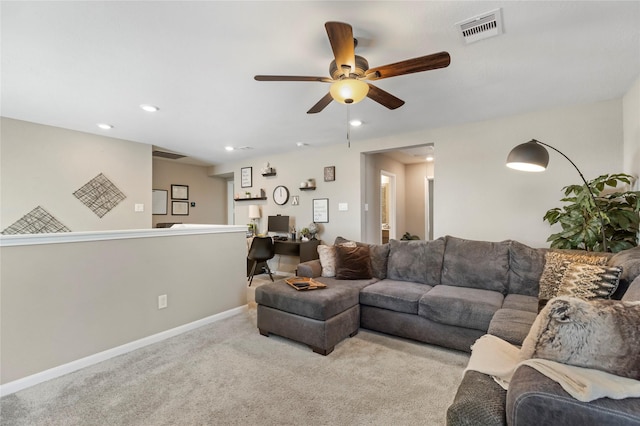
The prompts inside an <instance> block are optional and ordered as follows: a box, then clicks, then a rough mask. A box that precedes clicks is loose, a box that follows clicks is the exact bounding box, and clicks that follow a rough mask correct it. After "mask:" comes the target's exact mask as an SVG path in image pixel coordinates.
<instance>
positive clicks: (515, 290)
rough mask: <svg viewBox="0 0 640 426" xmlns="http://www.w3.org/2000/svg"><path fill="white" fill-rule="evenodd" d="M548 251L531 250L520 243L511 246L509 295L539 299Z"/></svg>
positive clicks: (515, 242)
mask: <svg viewBox="0 0 640 426" xmlns="http://www.w3.org/2000/svg"><path fill="white" fill-rule="evenodd" d="M547 250H548V249H536V248H531V247H529V246H527V245H525V244H522V243H520V242H518V241H510V245H509V293H510V294H523V295H525V296H535V297H538V291H539V289H540V276H541V275H542V270H543V269H544V255H545V253H546V252H547Z"/></svg>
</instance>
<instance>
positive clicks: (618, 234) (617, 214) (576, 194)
mask: <svg viewBox="0 0 640 426" xmlns="http://www.w3.org/2000/svg"><path fill="white" fill-rule="evenodd" d="M633 179H634V178H633V176H630V175H627V174H624V173H616V174H611V175H602V176H598V177H597V178H595V179H593V180H591V181H589V182H588V185H589V187H590V188H591V190H592V191H593V195H594V197H595V202H596V203H597V206H598V208H599V209H600V212H601V214H602V220H601V218H600V213H599V212H598V210H597V209H596V208H594V205H593V199H592V198H591V193H590V192H589V188H587V187H586V186H585V185H569V186H566V187H564V188H562V189H563V191H564V195H565V197H564V198H562V199H561V200H560V201H562V202H565V203H567V204H565V205H564V206H563V207H561V208H560V207H556V208H553V209H551V210H549V211H547V213H545V215H544V220H546V221H548V222H549V224H550V225H553V224H556V223H559V224H560V226H561V227H562V231H560V232H558V233H556V234H552V235H551V236H550V237H549V238H548V239H547V241H550V242H551V247H552V248H562V249H580V250H587V251H603V247H602V223H604V234H605V240H606V242H607V251H611V252H613V253H617V252H619V251H622V250H625V249H628V248H632V247H636V246H637V245H638V229H639V227H640V214H639V213H640V191H625V192H621V191H616V190H613V191H612V190H611V189H610V188H617V187H618V185H619V184H625V185H630V184H631V183H632V182H633ZM607 187H610V188H609V189H608V191H605V188H607Z"/></svg>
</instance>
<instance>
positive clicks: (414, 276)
mask: <svg viewBox="0 0 640 426" xmlns="http://www.w3.org/2000/svg"><path fill="white" fill-rule="evenodd" d="M443 255H444V239H442V238H438V239H437V240H433V241H425V240H411V241H398V240H391V241H389V264H388V265H387V278H390V279H392V280H398V281H411V282H415V283H421V284H428V285H431V286H435V285H438V284H440V274H441V272H442V257H443Z"/></svg>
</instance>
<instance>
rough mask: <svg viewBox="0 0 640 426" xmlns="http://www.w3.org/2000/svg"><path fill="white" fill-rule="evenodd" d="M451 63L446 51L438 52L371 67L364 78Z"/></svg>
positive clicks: (405, 72)
mask: <svg viewBox="0 0 640 426" xmlns="http://www.w3.org/2000/svg"><path fill="white" fill-rule="evenodd" d="M450 63H451V57H450V56H449V54H448V53H447V52H438V53H434V54H432V55H427V56H421V57H419V58H413V59H407V60H406V61H400V62H396V63H394V64H389V65H383V66H381V67H376V68H371V69H369V70H368V71H367V73H366V75H365V79H367V80H380V79H381V78H389V77H395V76H397V75H404V74H411V73H414V72H422V71H429V70H435V69H438V68H445V67H447V66H449V64H450Z"/></svg>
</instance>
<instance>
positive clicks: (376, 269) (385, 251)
mask: <svg viewBox="0 0 640 426" xmlns="http://www.w3.org/2000/svg"><path fill="white" fill-rule="evenodd" d="M344 243H354V242H353V241H351V240H347V239H346V238H343V237H336V240H335V242H334V244H335V245H338V244H344ZM355 244H356V245H358V246H367V247H369V251H370V255H371V274H372V275H373V277H374V278H378V279H380V280H383V279H385V278H387V262H388V260H389V243H386V244H367V243H361V242H358V241H356V242H355Z"/></svg>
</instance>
